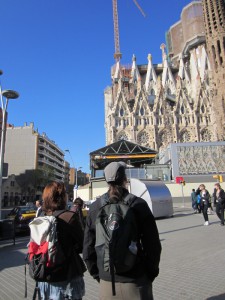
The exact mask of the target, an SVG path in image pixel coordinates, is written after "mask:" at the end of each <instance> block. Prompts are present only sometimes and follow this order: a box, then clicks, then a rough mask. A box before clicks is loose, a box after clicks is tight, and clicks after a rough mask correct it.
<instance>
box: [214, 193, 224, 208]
mask: <svg viewBox="0 0 225 300" xmlns="http://www.w3.org/2000/svg"><path fill="white" fill-rule="evenodd" d="M214 199H215V203H220V204H222V205H224V204H225V192H224V190H223V189H221V190H220V192H219V195H218V196H217V194H216V190H215V191H214Z"/></svg>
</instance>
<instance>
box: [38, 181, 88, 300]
mask: <svg viewBox="0 0 225 300" xmlns="http://www.w3.org/2000/svg"><path fill="white" fill-rule="evenodd" d="M42 198H43V212H44V214H45V215H46V216H54V215H55V216H58V217H57V218H58V222H57V231H58V239H59V241H60V245H61V247H62V249H63V250H64V251H65V254H66V256H68V259H69V263H68V266H67V268H66V273H65V274H63V275H61V277H63V278H64V279H63V280H62V281H60V282H38V287H39V289H40V293H41V299H42V300H49V299H54V300H63V299H70V300H81V299H82V297H83V296H84V294H85V285H84V279H83V273H84V272H85V270H86V268H85V265H84V263H83V261H82V259H81V257H80V256H79V253H81V252H82V248H83V230H82V228H81V225H80V222H79V219H78V216H77V214H75V213H74V212H72V211H68V210H66V204H67V195H66V189H65V186H64V184H63V183H60V182H55V181H53V182H51V183H49V184H48V185H47V186H46V187H45V189H44V191H43V195H42Z"/></svg>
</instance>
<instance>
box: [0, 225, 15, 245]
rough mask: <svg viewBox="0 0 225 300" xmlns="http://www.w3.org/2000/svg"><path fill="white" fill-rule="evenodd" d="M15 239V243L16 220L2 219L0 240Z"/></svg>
mask: <svg viewBox="0 0 225 300" xmlns="http://www.w3.org/2000/svg"><path fill="white" fill-rule="evenodd" d="M10 239H12V240H13V245H15V224H14V220H10V219H3V220H0V240H10Z"/></svg>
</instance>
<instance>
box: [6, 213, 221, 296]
mask: <svg viewBox="0 0 225 300" xmlns="http://www.w3.org/2000/svg"><path fill="white" fill-rule="evenodd" d="M209 221H210V223H211V224H210V226H203V223H204V220H203V216H202V215H201V214H193V213H192V211H191V210H190V209H189V208H183V209H182V208H178V209H175V214H174V217H173V218H168V219H160V220H157V226H158V229H159V234H160V239H161V243H162V258H161V263H160V274H159V276H158V277H157V278H156V280H155V281H154V284H153V290H154V298H155V300H224V299H225V264H224V257H225V254H224V253H225V227H220V226H219V221H218V218H217V216H216V215H209ZM27 242H28V238H27V237H20V238H18V239H17V241H16V245H15V246H13V245H12V243H10V242H3V241H1V242H0V300H20V299H24V287H25V279H24V257H25V253H26V245H27ZM27 281H28V300H30V299H32V293H33V289H34V282H33V280H32V279H31V278H30V277H29V275H27ZM85 284H86V295H85V297H84V298H83V300H97V299H98V283H97V282H96V281H95V280H93V279H92V278H91V277H90V276H89V274H88V273H87V272H86V273H85ZM128 300H130V299H128Z"/></svg>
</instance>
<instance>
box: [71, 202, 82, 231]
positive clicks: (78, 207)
mask: <svg viewBox="0 0 225 300" xmlns="http://www.w3.org/2000/svg"><path fill="white" fill-rule="evenodd" d="M73 204H74V205H73V206H72V207H71V209H70V210H71V211H73V212H75V213H76V214H77V215H78V217H79V220H80V224H81V227H82V229H83V230H84V228H85V220H84V216H83V211H82V208H83V206H84V201H83V200H82V199H81V198H80V197H78V198H76V199H75V200H74V201H73Z"/></svg>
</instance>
